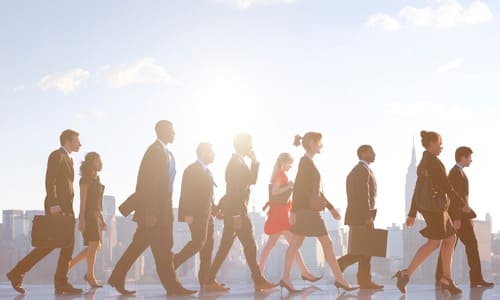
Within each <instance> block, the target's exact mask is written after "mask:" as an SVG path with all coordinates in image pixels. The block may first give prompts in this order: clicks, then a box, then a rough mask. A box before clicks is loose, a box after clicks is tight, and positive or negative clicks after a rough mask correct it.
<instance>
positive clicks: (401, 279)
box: [392, 270, 410, 294]
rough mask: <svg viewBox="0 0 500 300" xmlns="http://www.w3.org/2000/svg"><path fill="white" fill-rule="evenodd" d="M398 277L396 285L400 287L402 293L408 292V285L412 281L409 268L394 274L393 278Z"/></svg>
mask: <svg viewBox="0 0 500 300" xmlns="http://www.w3.org/2000/svg"><path fill="white" fill-rule="evenodd" d="M394 278H396V279H397V283H396V286H397V287H398V289H399V291H401V293H403V294H406V286H407V285H408V282H409V281H410V277H409V276H408V270H399V271H397V272H396V274H394V276H392V279H394Z"/></svg>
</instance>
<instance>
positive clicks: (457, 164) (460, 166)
mask: <svg viewBox="0 0 500 300" xmlns="http://www.w3.org/2000/svg"><path fill="white" fill-rule="evenodd" d="M455 167H457V168H459V169H460V170H463V169H464V166H462V165H461V164H459V163H456V164H455Z"/></svg>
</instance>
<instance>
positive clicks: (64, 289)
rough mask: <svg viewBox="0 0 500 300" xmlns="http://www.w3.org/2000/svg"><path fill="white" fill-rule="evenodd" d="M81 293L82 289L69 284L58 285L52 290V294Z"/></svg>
mask: <svg viewBox="0 0 500 300" xmlns="http://www.w3.org/2000/svg"><path fill="white" fill-rule="evenodd" d="M82 293H83V290H82V289H77V288H74V287H73V286H72V285H71V284H66V285H63V286H58V287H56V288H55V290H54V294H56V295H81V294H82Z"/></svg>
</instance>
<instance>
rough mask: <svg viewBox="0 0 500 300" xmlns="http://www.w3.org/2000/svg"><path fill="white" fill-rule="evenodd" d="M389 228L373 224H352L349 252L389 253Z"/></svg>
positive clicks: (364, 253) (365, 253) (354, 253)
mask: <svg viewBox="0 0 500 300" xmlns="http://www.w3.org/2000/svg"><path fill="white" fill-rule="evenodd" d="M387 233H388V232H387V230H385V229H376V228H373V227H371V226H350V227H349V242H348V243H347V253H348V254H352V255H363V256H378V257H386V255H387Z"/></svg>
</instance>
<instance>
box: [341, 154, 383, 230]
mask: <svg viewBox="0 0 500 300" xmlns="http://www.w3.org/2000/svg"><path fill="white" fill-rule="evenodd" d="M346 191H347V209H346V213H345V224H346V225H350V226H355V225H366V224H367V222H368V221H369V220H370V219H371V218H373V219H374V218H375V197H376V195H377V183H376V181H375V176H373V173H372V170H371V169H370V168H369V167H368V166H367V165H366V164H365V163H363V162H359V163H358V164H357V165H356V166H355V167H354V168H353V169H352V171H351V172H350V173H349V175H348V176H347V180H346Z"/></svg>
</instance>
